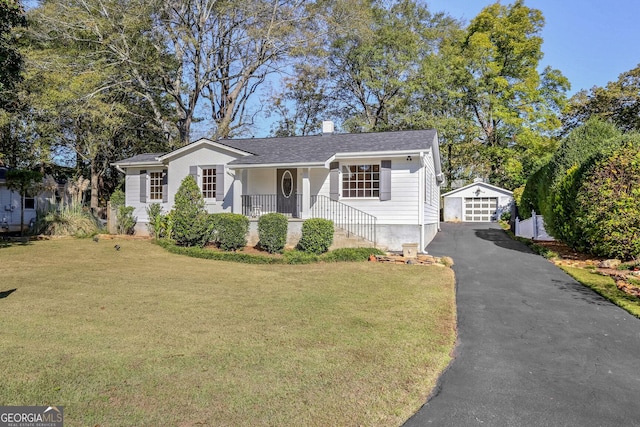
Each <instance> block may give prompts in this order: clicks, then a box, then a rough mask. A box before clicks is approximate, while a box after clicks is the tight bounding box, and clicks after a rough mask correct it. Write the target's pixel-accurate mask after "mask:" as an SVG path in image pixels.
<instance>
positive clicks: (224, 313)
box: [0, 239, 456, 427]
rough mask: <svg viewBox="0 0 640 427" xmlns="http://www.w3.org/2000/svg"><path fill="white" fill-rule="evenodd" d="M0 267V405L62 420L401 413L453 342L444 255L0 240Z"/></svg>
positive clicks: (413, 404) (350, 417)
mask: <svg viewBox="0 0 640 427" xmlns="http://www.w3.org/2000/svg"><path fill="white" fill-rule="evenodd" d="M116 243H117V244H119V245H120V246H121V250H120V251H116V250H115V249H114V247H113V246H114V244H116ZM0 266H1V269H2V280H1V281H0V292H4V294H0V295H2V296H5V297H4V298H0V330H1V331H2V333H1V334H0V348H2V356H3V357H2V362H1V363H0V403H1V404H3V405H61V406H64V407H65V425H68V426H95V425H100V426H102V427H105V426H132V425H136V426H159V425H164V426H178V425H180V426H205V425H206V426H212V425H216V426H218V425H317V426H327V425H354V426H355V425H383V426H389V425H399V424H401V423H402V422H403V421H404V420H406V419H407V418H408V417H409V416H411V415H412V414H413V413H414V412H415V411H416V410H417V409H418V408H419V407H420V406H421V405H422V404H423V403H424V401H425V399H426V398H427V396H428V394H429V392H430V391H431V389H432V388H433V387H434V385H435V382H436V379H437V377H438V375H439V374H440V372H441V371H442V370H443V369H444V368H445V366H446V365H447V364H448V363H449V361H450V352H451V350H452V348H453V345H454V342H455V322H456V318H455V297H454V278H453V272H452V271H451V270H450V269H448V268H444V267H436V266H432V267H426V266H408V265H384V264H380V263H364V262H363V263H337V264H334V263H331V264H325V263H319V264H312V265H303V266H298V265H294V266H292V265H273V266H270V265H247V264H238V263H231V262H223V261H212V260H203V259H196V258H189V257H185V256H180V255H175V254H171V253H168V252H166V251H165V250H164V249H162V248H161V247H159V246H157V245H154V244H152V243H151V242H149V241H136V240H119V241H111V240H100V241H99V242H98V243H94V242H93V241H92V240H90V239H86V240H74V239H62V240H51V241H43V242H34V243H32V244H30V245H24V246H23V245H12V246H9V247H0ZM14 288H15V289H16V291H15V292H13V293H10V294H8V292H6V291H9V290H11V289H14Z"/></svg>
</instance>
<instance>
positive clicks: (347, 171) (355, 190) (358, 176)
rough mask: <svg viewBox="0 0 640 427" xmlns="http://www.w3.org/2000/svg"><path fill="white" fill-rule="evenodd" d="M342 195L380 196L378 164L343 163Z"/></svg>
mask: <svg viewBox="0 0 640 427" xmlns="http://www.w3.org/2000/svg"><path fill="white" fill-rule="evenodd" d="M342 197H356V198H369V197H380V165H379V164H359V165H343V166H342Z"/></svg>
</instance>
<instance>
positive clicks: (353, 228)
mask: <svg viewBox="0 0 640 427" xmlns="http://www.w3.org/2000/svg"><path fill="white" fill-rule="evenodd" d="M311 217H312V218H324V219H328V220H331V221H333V224H334V225H335V226H336V227H338V228H341V229H343V230H345V231H346V232H347V237H349V235H350V234H353V235H355V236H358V237H362V238H363V239H366V240H369V241H370V242H373V245H374V246H375V245H376V222H377V220H378V219H377V218H376V217H375V216H373V215H371V214H370V213H367V212H364V211H361V210H360V209H357V208H354V207H352V206H349V205H347V204H345V203H342V202H339V201H337V200H331V198H329V197H327V196H322V195H316V196H311Z"/></svg>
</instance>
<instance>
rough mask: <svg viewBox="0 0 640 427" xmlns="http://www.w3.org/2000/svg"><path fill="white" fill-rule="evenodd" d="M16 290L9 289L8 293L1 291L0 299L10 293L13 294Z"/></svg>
mask: <svg viewBox="0 0 640 427" xmlns="http://www.w3.org/2000/svg"><path fill="white" fill-rule="evenodd" d="M17 290H18V289H17V288H15V289H9V290H8V291H2V292H0V299H2V298H6V297H8V296H9V295H11V294H12V293H14V292H15V291H17Z"/></svg>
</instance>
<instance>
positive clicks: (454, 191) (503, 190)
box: [442, 182, 513, 197]
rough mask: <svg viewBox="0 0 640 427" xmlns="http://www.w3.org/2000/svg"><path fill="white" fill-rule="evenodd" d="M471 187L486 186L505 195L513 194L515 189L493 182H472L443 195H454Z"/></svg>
mask: <svg viewBox="0 0 640 427" xmlns="http://www.w3.org/2000/svg"><path fill="white" fill-rule="evenodd" d="M471 187H483V188H486V189H488V190H493V191H496V192H498V193H502V194H504V195H505V196H513V191H509V190H507V189H505V188H501V187H497V186H495V185H491V184H487V183H486V182H472V183H471V184H469V185H465V186H464V187H460V188H456V189H455V190H452V191H449V192H448V193H445V194H443V195H442V197H447V196H453V195H455V194H456V193H460V192H462V191H464V190H466V189H468V188H471Z"/></svg>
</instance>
